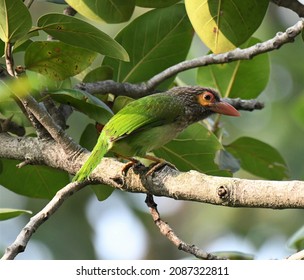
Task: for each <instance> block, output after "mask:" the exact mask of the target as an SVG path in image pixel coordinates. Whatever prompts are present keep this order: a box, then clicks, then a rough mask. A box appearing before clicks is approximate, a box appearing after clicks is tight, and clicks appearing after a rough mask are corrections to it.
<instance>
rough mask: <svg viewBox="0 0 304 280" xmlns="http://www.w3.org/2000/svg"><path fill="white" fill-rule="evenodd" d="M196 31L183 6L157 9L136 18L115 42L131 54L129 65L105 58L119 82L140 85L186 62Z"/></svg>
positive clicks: (106, 63)
mask: <svg viewBox="0 0 304 280" xmlns="http://www.w3.org/2000/svg"><path fill="white" fill-rule="evenodd" d="M192 36H193V31H192V28H191V24H190V22H189V20H188V18H187V15H186V13H185V8H184V5H182V4H178V5H174V6H171V7H168V8H163V9H156V10H152V11H149V12H147V13H145V14H144V15H142V16H140V17H138V18H136V19H135V20H134V21H132V22H131V23H130V24H129V25H128V26H126V27H125V28H124V29H123V30H122V31H121V32H120V33H119V34H118V35H117V37H116V38H115V39H116V40H117V41H118V42H119V43H121V45H122V46H123V47H124V48H125V49H126V50H127V51H128V53H129V54H130V62H123V61H117V60H114V59H111V58H109V57H106V58H105V59H104V61H103V65H109V66H111V67H112V68H113V70H114V79H115V80H117V81H119V82H130V83H137V82H141V81H146V80H147V79H149V78H151V77H152V76H153V75H155V74H157V73H159V72H160V71H162V70H164V69H166V68H168V67H169V66H172V65H174V64H176V63H178V62H180V61H183V60H184V59H185V58H186V56H187V53H188V50H189V48H190V44H191V41H192Z"/></svg>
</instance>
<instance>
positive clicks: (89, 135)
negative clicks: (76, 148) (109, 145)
mask: <svg viewBox="0 0 304 280" xmlns="http://www.w3.org/2000/svg"><path fill="white" fill-rule="evenodd" d="M98 136H99V135H98V132H97V129H96V127H95V125H93V124H91V123H89V124H88V125H87V126H86V128H85V129H84V131H83V133H82V134H81V136H80V140H79V144H80V145H81V146H82V147H84V148H86V149H87V150H89V151H92V150H93V148H94V147H95V145H96V143H97V139H98Z"/></svg>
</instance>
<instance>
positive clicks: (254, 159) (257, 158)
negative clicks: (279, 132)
mask: <svg viewBox="0 0 304 280" xmlns="http://www.w3.org/2000/svg"><path fill="white" fill-rule="evenodd" d="M226 149H227V150H228V151H229V152H230V153H231V154H232V155H234V156H235V157H236V158H237V159H239V160H240V164H241V167H242V168H243V169H244V170H246V171H248V172H250V173H252V174H254V175H256V176H259V177H262V178H265V179H269V180H282V179H284V178H286V177H287V176H288V175H287V171H288V170H287V166H286V163H285V161H284V159H283V158H282V156H281V155H280V154H279V152H278V151H277V150H276V149H275V148H273V147H271V146H270V145H268V144H266V143H264V142H262V141H260V140H257V139H254V138H250V137H241V138H239V139H237V140H235V141H234V142H233V143H231V144H229V145H227V146H226Z"/></svg>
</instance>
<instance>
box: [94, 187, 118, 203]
mask: <svg viewBox="0 0 304 280" xmlns="http://www.w3.org/2000/svg"><path fill="white" fill-rule="evenodd" d="M91 188H92V190H93V191H94V193H95V195H96V197H97V199H98V200H99V201H104V200H106V199H107V198H108V197H110V195H111V194H112V193H113V191H114V190H115V189H114V188H113V187H110V186H108V185H95V186H91Z"/></svg>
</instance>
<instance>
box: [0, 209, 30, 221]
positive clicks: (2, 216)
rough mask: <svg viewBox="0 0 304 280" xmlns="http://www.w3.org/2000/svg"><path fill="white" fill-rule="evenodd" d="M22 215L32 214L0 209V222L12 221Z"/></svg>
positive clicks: (26, 211)
mask: <svg viewBox="0 0 304 280" xmlns="http://www.w3.org/2000/svg"><path fill="white" fill-rule="evenodd" d="M22 214H32V212H31V211H28V210H21V209H11V208H0V221H4V220H8V219H12V218H15V217H18V216H20V215H22Z"/></svg>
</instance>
